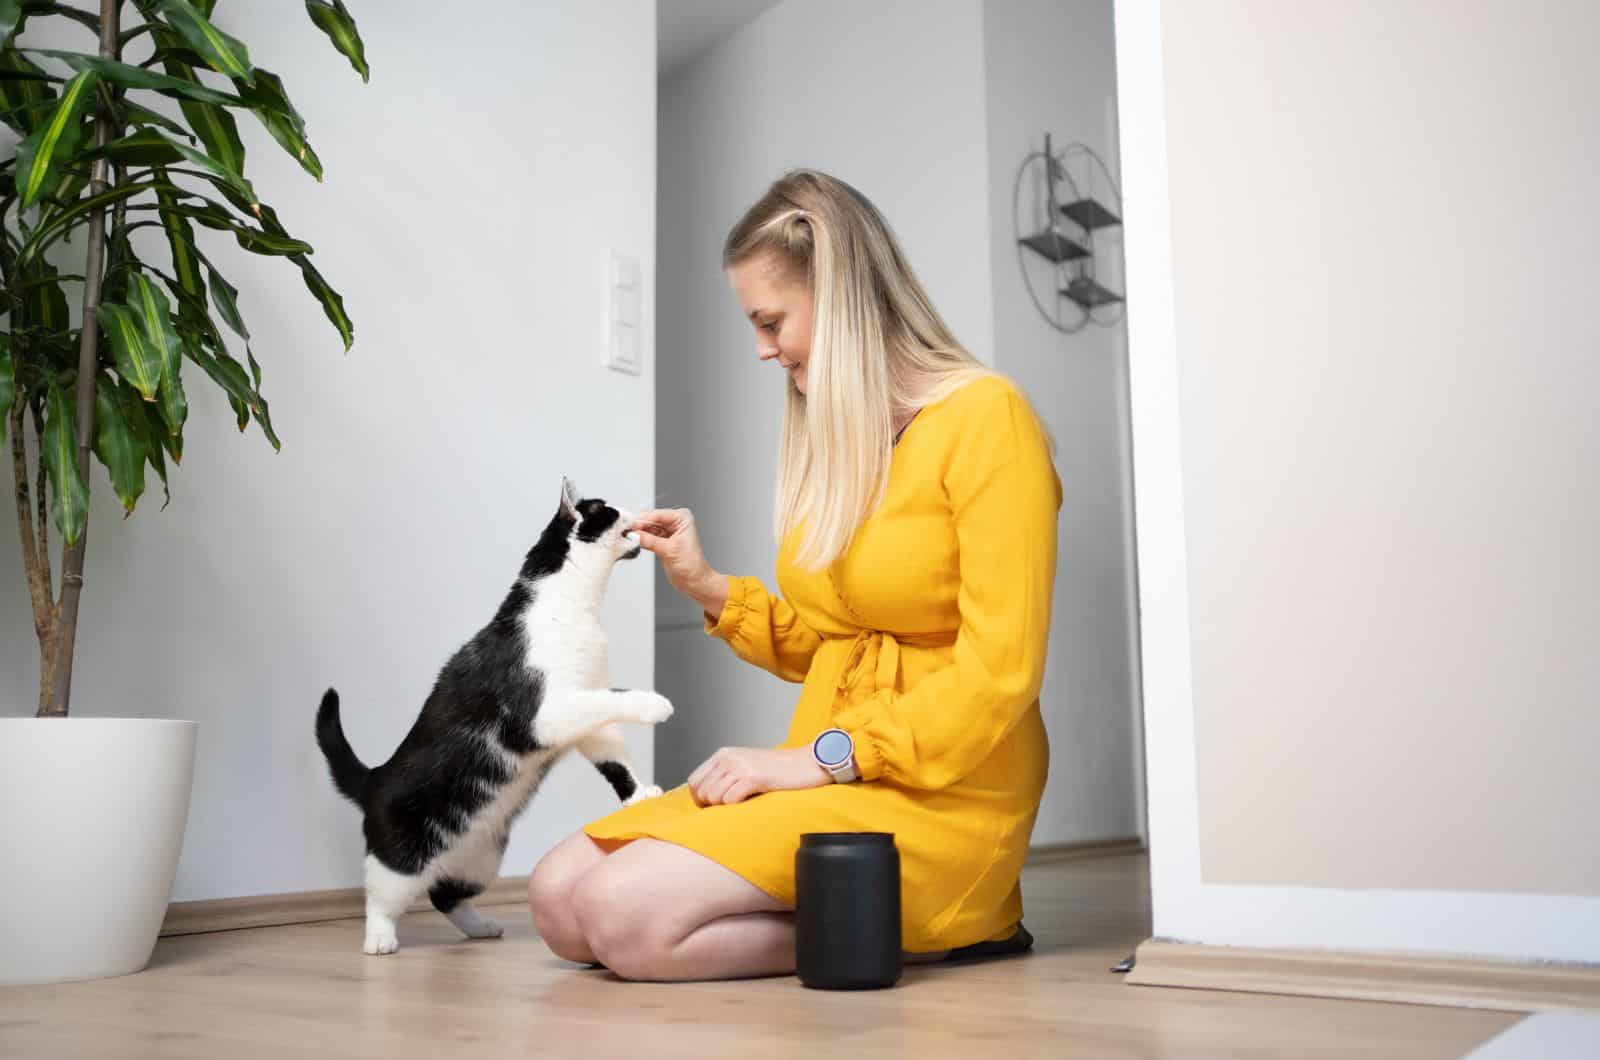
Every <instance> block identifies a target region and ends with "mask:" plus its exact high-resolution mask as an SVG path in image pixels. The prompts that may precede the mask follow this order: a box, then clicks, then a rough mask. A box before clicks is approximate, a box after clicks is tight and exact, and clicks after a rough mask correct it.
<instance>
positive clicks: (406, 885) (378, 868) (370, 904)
mask: <svg viewBox="0 0 1600 1060" xmlns="http://www.w3.org/2000/svg"><path fill="white" fill-rule="evenodd" d="M424 889H425V887H424V884H423V882H422V878H421V877H420V876H409V875H407V874H405V873H403V872H396V871H395V870H393V869H391V868H390V867H389V866H387V865H385V864H384V863H383V862H381V861H379V860H378V859H377V858H376V857H374V856H372V855H371V854H368V855H367V937H366V941H365V942H364V943H362V946H361V950H362V952H363V953H368V954H371V955H373V956H381V955H383V954H386V953H393V952H394V951H395V950H397V949H399V948H400V940H399V937H398V935H397V934H396V925H397V923H398V921H399V920H400V918H401V917H402V916H404V915H405V912H406V910H407V909H409V908H410V907H411V903H412V902H414V901H416V900H417V899H418V898H420V897H421V896H422V892H423V890H424Z"/></svg>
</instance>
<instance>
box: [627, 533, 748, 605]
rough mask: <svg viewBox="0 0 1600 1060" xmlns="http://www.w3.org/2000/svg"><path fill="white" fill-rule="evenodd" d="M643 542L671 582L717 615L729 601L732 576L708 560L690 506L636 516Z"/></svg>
mask: <svg viewBox="0 0 1600 1060" xmlns="http://www.w3.org/2000/svg"><path fill="white" fill-rule="evenodd" d="M633 525H634V530H635V531H636V532H637V533H638V535H639V544H640V545H642V546H643V547H644V548H646V549H648V550H649V551H651V552H653V553H655V556H656V559H658V560H660V561H661V569H662V572H663V573H665V574H666V576H667V582H668V583H669V584H670V585H671V586H672V587H673V588H674V589H676V590H678V592H680V593H682V594H683V595H684V596H687V597H688V598H689V599H691V600H693V601H694V602H695V603H697V604H699V605H700V608H701V610H703V611H705V613H706V614H708V615H710V616H712V617H713V618H715V617H716V616H718V615H720V614H722V608H723V606H724V605H726V604H727V602H728V576H727V575H726V574H719V573H717V571H716V570H715V569H713V568H712V566H711V564H709V563H707V562H706V554H705V552H703V551H702V550H701V548H700V532H699V531H698V530H697V529H695V525H694V513H693V512H691V511H690V510H689V509H687V508H663V509H657V510H654V511H648V512H640V513H639V514H638V515H636V516H634V523H633Z"/></svg>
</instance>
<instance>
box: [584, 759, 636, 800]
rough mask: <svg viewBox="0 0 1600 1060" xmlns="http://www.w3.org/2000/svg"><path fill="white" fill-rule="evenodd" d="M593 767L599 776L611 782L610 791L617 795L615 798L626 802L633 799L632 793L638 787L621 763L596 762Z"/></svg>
mask: <svg viewBox="0 0 1600 1060" xmlns="http://www.w3.org/2000/svg"><path fill="white" fill-rule="evenodd" d="M594 767H595V768H596V769H598V770H599V771H600V775H601V776H603V777H605V778H606V779H607V780H608V781H610V782H611V790H613V791H615V792H616V793H617V798H619V799H621V800H622V801H623V802H627V801H628V800H629V799H631V798H633V793H634V792H636V791H638V790H639V785H638V784H636V783H634V780H633V774H632V773H630V772H628V769H627V767H626V766H624V765H623V764H622V763H621V762H596V763H595V764H594Z"/></svg>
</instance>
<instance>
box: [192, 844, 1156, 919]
mask: <svg viewBox="0 0 1600 1060" xmlns="http://www.w3.org/2000/svg"><path fill="white" fill-rule="evenodd" d="M1142 850H1144V841H1143V840H1141V839H1138V838H1137V837H1131V838H1123V839H1096V840H1090V841H1088V842H1081V843H1047V844H1043V845H1041V846H1036V847H1034V848H1032V849H1031V850H1029V851H1028V864H1029V865H1044V864H1050V863H1053V862H1057V861H1070V860H1074V859H1077V858H1094V857H1109V856H1112V855H1116V854H1134V853H1138V852H1140V851H1142ZM527 894H528V877H526V876H502V877H500V878H499V879H498V880H496V881H495V882H494V883H492V884H490V885H489V889H488V890H487V891H485V892H484V893H483V894H482V895H481V896H480V897H479V898H478V899H477V904H478V905H508V904H511V903H522V902H525V901H527ZM365 905H366V899H365V898H364V896H363V894H362V890H361V888H360V887H344V888H340V889H338V890H332V891H300V892H292V893H288V894H256V895H247V896H245V897H243V898H212V899H208V900H206V901H200V902H173V903H172V904H171V905H169V906H167V915H166V918H165V919H164V920H163V921H162V922H161V934H162V936H168V935H199V934H203V933H205V932H208V931H237V930H239V929H241V928H258V927H281V926H282V925H285V924H312V923H316V922H317V921H319V920H348V919H350V918H351V917H359V916H364V915H366V908H365ZM431 908H432V906H430V905H429V904H428V900H427V899H426V898H424V899H421V900H419V901H417V902H415V903H413V904H412V906H411V912H413V913H420V912H424V911H426V910H428V909H431Z"/></svg>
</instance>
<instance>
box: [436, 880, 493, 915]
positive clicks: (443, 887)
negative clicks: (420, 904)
mask: <svg viewBox="0 0 1600 1060" xmlns="http://www.w3.org/2000/svg"><path fill="white" fill-rule="evenodd" d="M482 893H483V887H482V886H481V885H479V884H476V883H468V882H467V881H465V880H450V879H444V880H440V881H439V882H438V883H436V884H434V885H433V888H432V889H431V890H429V891H428V900H429V901H430V902H432V903H433V907H434V908H435V909H437V910H439V912H441V913H446V914H448V913H449V912H450V910H452V909H454V908H455V907H456V906H458V905H460V904H461V903H462V902H465V901H466V900H467V899H469V898H476V897H478V895H480V894H482Z"/></svg>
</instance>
